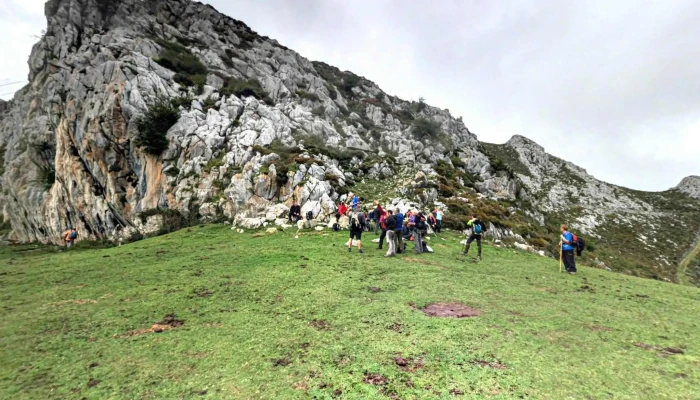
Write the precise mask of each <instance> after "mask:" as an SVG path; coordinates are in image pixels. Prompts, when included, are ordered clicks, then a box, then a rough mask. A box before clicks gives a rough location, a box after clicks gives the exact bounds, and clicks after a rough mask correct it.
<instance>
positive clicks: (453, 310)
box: [421, 303, 481, 318]
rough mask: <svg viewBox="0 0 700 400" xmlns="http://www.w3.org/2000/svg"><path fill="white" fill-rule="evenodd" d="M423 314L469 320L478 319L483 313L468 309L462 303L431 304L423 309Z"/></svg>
mask: <svg viewBox="0 0 700 400" xmlns="http://www.w3.org/2000/svg"><path fill="white" fill-rule="evenodd" d="M421 311H423V314H425V315H427V316H429V317H443V318H468V317H478V316H479V315H481V311H479V310H477V309H476V308H471V307H468V306H466V305H464V304H462V303H435V304H429V305H427V306H425V307H423V308H422V309H421Z"/></svg>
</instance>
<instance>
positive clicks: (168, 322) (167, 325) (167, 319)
mask: <svg viewBox="0 0 700 400" xmlns="http://www.w3.org/2000/svg"><path fill="white" fill-rule="evenodd" d="M184 324H185V321H181V320H179V319H176V318H175V314H167V315H165V316H164V317H163V320H162V321H158V322H156V323H155V324H153V325H151V327H150V328H147V329H134V330H131V331H129V332H127V333H125V334H124V335H114V338H115V339H118V338H124V337H131V336H138V335H144V334H146V333H161V332H163V331H167V330H170V329H174V328H179V327H181V326H182V325H184Z"/></svg>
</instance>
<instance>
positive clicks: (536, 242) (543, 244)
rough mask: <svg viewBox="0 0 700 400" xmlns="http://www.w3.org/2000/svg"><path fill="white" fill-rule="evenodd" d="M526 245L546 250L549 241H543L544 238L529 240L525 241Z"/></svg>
mask: <svg viewBox="0 0 700 400" xmlns="http://www.w3.org/2000/svg"><path fill="white" fill-rule="evenodd" d="M527 243H528V244H529V245H530V246H534V247H537V248H540V249H543V248H546V247H548V246H549V241H548V240H546V239H544V238H541V237H534V238H529V239H527Z"/></svg>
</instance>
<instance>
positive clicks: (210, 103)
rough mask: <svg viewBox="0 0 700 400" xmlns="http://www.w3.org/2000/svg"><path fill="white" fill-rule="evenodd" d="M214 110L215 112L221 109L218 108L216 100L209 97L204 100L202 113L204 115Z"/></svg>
mask: <svg viewBox="0 0 700 400" xmlns="http://www.w3.org/2000/svg"><path fill="white" fill-rule="evenodd" d="M212 108H213V109H215V110H218V109H219V107H217V106H216V100H214V99H213V98H212V97H211V96H209V97H207V98H206V99H204V102H202V111H204V113H205V114H206V113H207V112H209V110H210V109H212Z"/></svg>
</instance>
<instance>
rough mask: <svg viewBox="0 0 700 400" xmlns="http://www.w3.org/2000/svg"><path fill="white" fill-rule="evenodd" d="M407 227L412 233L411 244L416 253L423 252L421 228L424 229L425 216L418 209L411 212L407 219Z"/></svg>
mask: <svg viewBox="0 0 700 400" xmlns="http://www.w3.org/2000/svg"><path fill="white" fill-rule="evenodd" d="M408 227H409V228H410V229H411V234H412V235H413V246H414V247H415V251H416V254H421V253H423V230H424V229H425V217H424V216H423V214H421V213H419V212H418V211H414V212H413V213H411V216H410V217H409V219H408Z"/></svg>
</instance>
